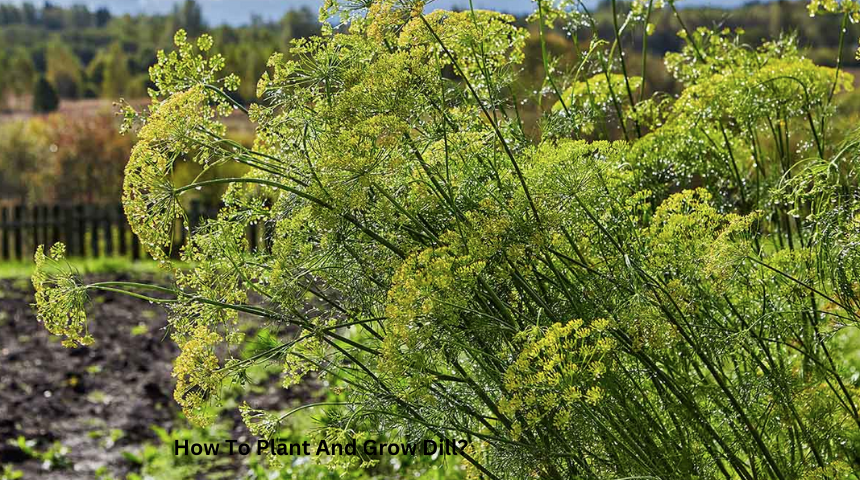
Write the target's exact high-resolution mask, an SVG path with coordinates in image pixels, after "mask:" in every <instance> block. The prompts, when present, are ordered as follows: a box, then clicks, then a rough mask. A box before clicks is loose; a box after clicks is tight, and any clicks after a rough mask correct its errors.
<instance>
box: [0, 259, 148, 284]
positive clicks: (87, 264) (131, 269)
mask: <svg viewBox="0 0 860 480" xmlns="http://www.w3.org/2000/svg"><path fill="white" fill-rule="evenodd" d="M69 263H70V264H71V265H72V267H73V268H75V269H76V270H77V271H78V272H79V273H81V274H118V273H125V274H132V275H133V274H153V273H158V272H161V270H160V269H159V267H158V263H156V262H155V261H152V260H138V261H134V262H132V261H129V260H128V259H125V258H120V257H107V258H71V259H69ZM33 268H35V264H34V263H33V262H31V261H9V262H0V279H19V278H28V277H30V275H32V274H33Z"/></svg>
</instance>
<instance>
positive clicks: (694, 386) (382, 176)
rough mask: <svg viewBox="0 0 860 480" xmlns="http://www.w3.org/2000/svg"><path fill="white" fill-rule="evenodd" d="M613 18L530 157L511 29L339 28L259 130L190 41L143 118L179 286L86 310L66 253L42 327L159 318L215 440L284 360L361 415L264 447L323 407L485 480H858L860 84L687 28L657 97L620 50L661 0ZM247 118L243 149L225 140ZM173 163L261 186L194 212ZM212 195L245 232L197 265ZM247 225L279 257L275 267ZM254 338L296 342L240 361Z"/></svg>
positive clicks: (555, 21) (185, 392)
mask: <svg viewBox="0 0 860 480" xmlns="http://www.w3.org/2000/svg"><path fill="white" fill-rule="evenodd" d="M666 4H667V5H665V6H668V8H672V9H673V10H674V9H675V6H674V3H673V2H672V1H668V2H666ZM612 6H613V12H614V13H615V19H614V20H615V21H614V22H613V26H612V27H613V28H612V31H613V34H614V38H612V39H609V40H601V39H598V38H596V37H593V38H592V39H591V41H590V42H589V45H590V46H589V48H588V49H586V50H584V51H581V52H580V55H579V57H578V58H579V59H578V63H577V64H576V65H574V66H573V68H570V69H567V70H565V69H562V68H559V67H557V62H556V60H555V59H553V58H551V56H550V55H549V54H548V53H547V51H546V49H545V48H544V49H542V57H543V58H542V60H543V62H544V65H545V67H546V68H545V70H546V79H545V80H544V83H543V85H542V88H541V89H540V90H539V91H538V92H537V93H536V94H535V95H534V96H532V97H530V100H531V101H532V103H537V104H539V105H541V106H542V110H541V111H542V116H541V119H540V122H539V127H540V128H539V131H540V135H539V138H534V137H532V136H530V135H529V134H528V133H527V127H526V126H525V125H524V123H523V121H522V115H521V108H522V105H521V102H520V100H521V99H522V98H524V97H523V95H524V93H523V91H522V90H523V89H522V86H521V85H520V84H519V83H518V75H517V72H518V66H517V65H518V64H519V62H521V61H522V60H523V53H522V51H523V46H524V42H525V39H526V37H527V35H529V31H527V30H525V29H523V28H520V27H517V26H515V25H514V22H513V20H514V19H513V18H512V17H510V16H507V15H504V14H500V13H495V12H490V11H480V10H472V9H470V10H467V11H464V12H443V11H435V12H432V13H424V4H423V2H417V1H415V2H413V1H406V0H401V1H394V0H378V1H370V2H337V1H332V0H330V1H328V2H326V4H325V5H324V7H323V8H322V9H321V20H323V33H322V34H321V35H320V36H317V37H312V38H309V39H304V40H297V41H294V42H293V43H292V46H291V48H290V51H289V54H288V55H284V54H275V55H273V56H272V57H271V59H270V60H269V63H268V67H269V71H268V72H267V73H266V74H264V75H263V77H262V78H261V80H260V82H259V84H258V88H257V94H258V97H259V98H260V99H261V101H260V103H256V104H253V105H251V106H250V108H247V109H246V108H245V107H244V106H242V105H239V104H236V103H234V102H233V100H232V97H231V96H230V94H229V91H231V90H235V89H236V88H237V87H238V81H237V78H236V77H235V76H232V75H231V76H226V77H225V76H224V75H223V74H222V73H220V70H221V69H222V67H223V64H224V62H223V59H222V58H221V57H219V56H218V55H217V54H216V55H210V54H209V53H208V51H209V50H210V48H211V47H212V41H211V39H210V38H209V37H207V36H203V37H201V38H200V39H199V40H197V42H196V44H195V43H192V42H191V41H189V40H188V39H187V38H186V36H185V34H184V32H179V33H178V34H177V36H176V46H177V50H176V51H175V52H172V53H169V54H165V53H163V52H162V53H159V55H158V64H157V65H155V66H154V67H153V68H152V70H151V76H152V80H153V83H154V84H155V88H154V89H153V90H152V91H151V96H152V98H153V104H152V106H151V107H149V110H148V111H146V112H142V113H138V112H134V111H132V110H126V116H127V120H128V122H129V124H136V125H138V127H139V129H140V133H139V139H140V140H139V143H138V144H137V146H136V147H135V148H134V151H133V153H132V155H131V159H130V161H129V164H128V168H127V176H126V182H125V193H124V197H123V198H124V204H125V208H126V212H127V213H128V217H129V220H130V221H131V223H132V227H133V229H134V231H135V233H136V234H137V235H138V236H140V238H141V240H142V243H143V244H144V246H145V247H146V248H147V249H148V251H149V252H150V254H151V255H152V256H153V257H155V258H156V259H159V260H161V261H162V262H163V266H164V268H165V269H167V270H172V271H173V274H174V278H175V283H174V285H172V286H170V287H163V286H153V285H145V284H128V283H120V282H113V283H99V284H92V285H86V284H83V283H81V281H80V280H79V279H78V278H77V277H76V276H75V275H74V272H71V271H69V270H67V269H65V267H63V266H62V262H61V260H62V249H60V248H56V249H55V250H54V252H53V254H52V255H51V256H46V255H44V254H43V253H42V252H41V251H40V253H39V254H38V255H37V271H36V273H35V275H34V277H33V281H34V284H35V286H36V289H37V292H38V293H37V310H38V313H39V317H40V319H42V320H43V321H45V323H46V325H47V326H48V327H49V329H50V330H51V331H52V332H53V333H57V334H63V335H65V336H66V337H67V342H70V343H72V344H75V343H80V344H87V343H90V341H91V337H90V336H89V334H88V330H87V328H86V319H85V318H84V316H83V314H82V312H83V305H84V304H85V301H86V295H87V292H88V291H92V290H99V289H101V290H112V291H122V292H126V293H129V294H131V295H135V296H137V297H140V298H142V299H149V300H151V301H156V302H162V303H165V304H166V305H167V308H168V309H169V311H170V325H169V327H170V332H171V337H172V338H173V340H175V341H176V342H177V343H178V344H179V346H180V348H181V349H182V353H181V354H180V356H179V357H178V358H177V360H176V364H175V370H174V376H175V377H177V390H176V392H175V396H176V400H177V401H178V402H179V403H180V404H181V405H182V407H183V409H184V410H185V412H186V414H187V415H188V418H189V419H191V420H192V421H194V422H196V423H198V424H201V425H204V424H206V423H207V422H209V421H211V420H212V419H211V416H210V415H209V413H208V412H210V411H211V409H209V408H208V407H210V406H211V405H212V404H216V403H217V402H218V401H219V396H220V392H221V390H222V389H223V388H224V386H225V385H226V384H231V383H238V384H239V385H244V384H245V381H246V376H245V373H244V372H245V370H246V369H247V368H249V367H250V366H251V365H254V364H256V363H261V362H277V363H279V364H281V365H283V382H284V386H285V387H289V386H291V385H294V384H296V383H298V382H300V381H301V379H302V378H304V377H305V376H307V375H316V376H318V377H319V378H323V379H326V380H327V381H329V382H330V384H331V385H332V386H333V388H335V391H336V392H338V393H337V396H338V398H339V401H336V402H331V403H330V404H326V403H322V404H313V405H307V406H304V407H301V408H299V409H295V410H290V411H287V412H272V411H264V410H259V409H256V408H254V406H253V405H244V406H243V407H242V415H243V418H244V419H245V421H246V423H247V424H248V425H249V427H250V428H251V430H252V431H253V432H254V433H255V434H257V435H260V436H264V437H273V436H277V435H278V431H279V429H280V428H281V426H282V425H283V424H284V422H287V421H288V418H289V416H290V415H291V414H293V413H294V412H296V411H298V410H301V409H302V408H305V407H307V408H310V407H326V413H325V415H324V416H323V418H322V422H323V424H322V426H321V430H320V432H319V435H320V436H321V437H325V438H327V439H342V440H348V439H353V438H363V437H364V436H365V435H367V434H369V433H374V432H376V433H381V434H386V435H389V436H397V437H402V438H403V439H405V440H409V441H417V440H420V439H422V438H426V437H441V438H448V439H451V438H468V439H469V440H470V443H469V446H468V447H467V448H466V449H465V450H464V451H463V452H462V458H463V459H464V463H465V464H466V465H467V467H468V472H469V475H470V476H472V477H474V478H491V479H523V478H552V479H567V478H619V477H626V478H634V477H635V478H679V479H681V478H729V479H747V480H752V479H758V478H778V479H795V478H822V479H824V478H856V477H852V473H851V472H852V471H856V470H857V469H858V468H860V458H858V453H857V452H858V447H860V416H858V406H857V403H858V393H860V389H858V371H857V368H858V365H857V363H856V361H854V362H853V363H852V361H851V359H850V355H851V352H850V351H845V349H844V345H845V344H846V342H847V341H848V340H847V339H850V338H851V336H856V334H857V332H856V329H857V321H858V308H860V290H858V282H860V251H858V248H857V244H858V243H857V242H858V240H860V223H858V221H857V218H858V217H857V214H858V209H860V204H858V203H857V190H856V188H857V178H856V173H857V172H856V169H857V166H858V160H860V136H858V134H857V133H856V132H846V131H832V127H831V123H830V122H828V120H829V119H830V118H832V116H833V114H834V112H835V103H834V97H835V95H836V94H838V93H839V92H842V91H848V90H851V86H852V78H851V76H850V75H849V74H847V73H845V72H844V71H842V70H841V68H839V67H837V68H825V67H820V66H817V65H815V64H813V63H812V62H811V61H809V60H808V59H805V58H804V57H803V55H802V52H801V51H799V50H798V48H797V46H796V43H795V41H794V39H793V38H791V37H789V36H786V37H783V38H780V39H776V40H773V41H769V42H766V43H765V44H763V45H762V46H760V47H757V48H753V47H750V46H748V45H746V44H744V43H743V42H742V41H741V39H740V34H739V33H738V32H731V31H728V30H723V31H711V30H708V29H704V28H700V29H696V30H690V29H688V28H687V26H686V25H684V23H683V20H682V18H681V17H680V16H678V20H679V21H680V23H679V24H680V26H681V35H682V36H683V37H684V38H685V39H686V41H687V44H686V46H685V47H684V49H683V50H682V51H681V52H678V53H674V54H670V55H668V56H667V58H666V64H667V67H668V69H669V71H670V72H671V73H672V75H673V76H674V77H675V78H676V80H677V81H678V82H679V83H680V84H681V85H683V91H682V92H681V93H680V95H678V96H676V97H672V96H668V95H652V96H645V95H644V94H645V92H646V90H645V88H644V85H645V84H646V83H647V79H645V80H643V79H641V78H638V77H634V76H631V75H629V74H628V72H629V71H630V69H631V66H630V65H626V62H625V59H624V56H623V54H622V51H621V44H622V43H623V40H624V39H625V38H628V37H629V36H631V35H637V34H644V35H645V38H647V35H648V34H649V33H650V32H651V27H650V26H649V25H650V23H649V19H650V15H651V13H652V12H653V11H654V10H655V9H657V8H662V7H664V5H663V2H661V1H644V0H636V1H634V2H633V4H632V6H631V7H630V8H629V9H628V10H625V11H622V10H621V9H620V8H616V7H618V6H616V5H615V2H614V1H613V2H612ZM811 9H812V11H815V12H817V11H818V10H819V9H824V10H827V11H835V12H840V13H842V14H843V15H844V18H845V19H846V21H847V20H850V19H851V18H852V17H853V16H856V14H857V4H856V3H855V2H853V1H844V2H841V3H837V2H813V3H812V6H811ZM675 13H676V15H677V13H678V12H677V11H675ZM334 18H340V19H341V20H342V22H343V24H342V25H341V26H340V27H338V28H334V27H331V24H330V23H329V20H331V19H334ZM531 20H532V21H534V22H536V23H537V27H536V28H535V29H534V30H533V31H536V32H535V34H537V35H540V36H541V41H542V37H543V35H544V30H545V29H548V28H552V27H558V26H560V25H562V26H564V27H565V28H566V29H568V30H570V31H574V32H577V34H578V35H585V34H587V33H589V32H596V30H597V27H596V25H594V23H593V20H591V17H590V16H589V15H588V12H587V11H586V10H585V9H584V7H581V8H577V6H576V4H574V3H572V2H549V1H538V3H537V11H536V12H535V14H534V15H533V16H532V18H531ZM541 43H542V45H543V42H541ZM526 96H528V94H527V93H526ZM236 110H240V111H241V113H244V114H246V115H247V116H248V118H249V119H250V120H251V121H252V122H254V123H255V124H256V140H255V142H254V145H253V147H252V148H246V147H243V146H241V145H240V144H238V143H236V142H232V141H230V140H228V139H227V138H226V136H225V134H226V129H225V127H224V124H223V123H222V119H223V117H224V116H225V115H228V114H231V113H234V112H235V111H236ZM619 138H624V140H617V139H619ZM180 156H184V157H186V158H193V159H194V160H195V161H198V162H199V163H200V164H202V165H203V167H204V170H205V169H207V168H212V167H213V166H215V165H218V164H221V163H225V162H238V163H240V164H243V165H246V166H247V167H248V168H249V170H248V173H247V174H246V175H244V176H242V177H237V178H219V179H214V180H205V181H198V182H193V183H190V184H187V185H175V184H173V182H172V177H171V172H172V169H173V165H174V162H175V161H176V159H177V158H179V157H180ZM213 185H222V186H223V185H228V186H229V187H228V190H227V193H226V194H225V195H224V197H223V202H224V207H223V208H222V209H221V211H220V212H219V214H218V216H217V218H214V219H210V220H208V221H206V222H205V223H204V224H203V225H202V226H200V227H199V228H197V229H195V230H194V231H192V232H190V235H189V236H188V239H187V241H186V243H185V245H183V246H182V248H181V252H180V256H181V258H182V260H184V261H185V262H186V265H190V267H187V268H183V269H178V268H175V267H173V266H172V265H171V263H170V261H169V259H168V255H167V254H168V249H169V248H170V246H171V243H172V239H173V235H172V229H173V225H174V224H175V222H176V220H177V219H179V221H181V222H183V223H185V222H186V220H185V218H184V213H183V211H182V203H181V197H182V195H183V194H184V193H185V192H188V191H191V190H194V189H198V188H207V187H211V186H213ZM252 223H261V224H265V225H266V226H267V232H268V235H267V238H266V242H265V245H261V246H258V247H257V248H253V249H252V248H250V247H249V243H248V241H247V239H246V238H245V233H244V232H245V228H246V226H247V225H249V224H252ZM240 314H241V315H243V316H245V317H248V318H253V319H257V321H258V322H259V324H260V325H261V326H267V327H270V330H271V331H273V332H279V333H278V334H277V335H272V336H270V337H267V338H268V340H267V341H266V342H265V345H262V346H261V347H260V348H258V351H257V353H256V354H254V355H249V356H244V357H241V356H239V355H238V354H233V353H231V352H234V351H235V349H232V348H229V346H230V345H235V344H238V343H241V342H242V341H243V340H242V335H241V333H240V329H239V315H240ZM287 327H290V328H287ZM225 345H226V346H227V348H224V347H225ZM322 460H323V461H329V462H331V463H330V465H331V466H332V467H333V468H353V467H355V466H356V464H357V463H359V462H361V465H363V466H369V465H372V464H373V460H371V459H366V458H364V459H359V458H339V459H322Z"/></svg>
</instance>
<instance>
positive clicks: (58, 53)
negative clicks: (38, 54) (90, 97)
mask: <svg viewBox="0 0 860 480" xmlns="http://www.w3.org/2000/svg"><path fill="white" fill-rule="evenodd" d="M45 61H46V63H47V73H46V76H47V78H48V80H50V81H51V83H52V84H53V85H54V86H55V87H56V89H57V93H58V94H59V95H60V96H61V97H63V98H76V97H78V96H79V95H80V94H81V93H82V92H83V68H82V67H81V61H80V60H79V59H78V57H77V55H75V52H73V51H72V49H71V48H69V47H68V46H67V45H65V44H63V43H61V42H60V41H56V40H55V41H52V42H51V43H49V44H48V48H47V51H46V52H45Z"/></svg>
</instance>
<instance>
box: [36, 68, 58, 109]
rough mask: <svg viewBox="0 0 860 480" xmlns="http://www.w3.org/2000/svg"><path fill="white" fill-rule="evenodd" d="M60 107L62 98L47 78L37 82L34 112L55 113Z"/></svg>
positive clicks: (41, 78) (40, 78)
mask: <svg viewBox="0 0 860 480" xmlns="http://www.w3.org/2000/svg"><path fill="white" fill-rule="evenodd" d="M59 106H60V96H59V95H58V94H57V90H56V89H55V88H54V86H53V85H51V82H49V81H48V79H47V78H45V77H39V79H38V80H36V86H35V87H33V111H34V112H36V113H48V112H53V111H54V110H56V109H57V108H58V107H59Z"/></svg>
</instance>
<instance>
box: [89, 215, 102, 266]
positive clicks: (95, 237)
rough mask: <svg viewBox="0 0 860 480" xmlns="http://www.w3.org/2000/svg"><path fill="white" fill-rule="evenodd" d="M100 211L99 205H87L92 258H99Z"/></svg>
mask: <svg viewBox="0 0 860 480" xmlns="http://www.w3.org/2000/svg"><path fill="white" fill-rule="evenodd" d="M99 210H100V209H99V207H98V205H87V213H88V216H89V218H88V220H89V224H90V255H92V258H99V223H100V222H99Z"/></svg>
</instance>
